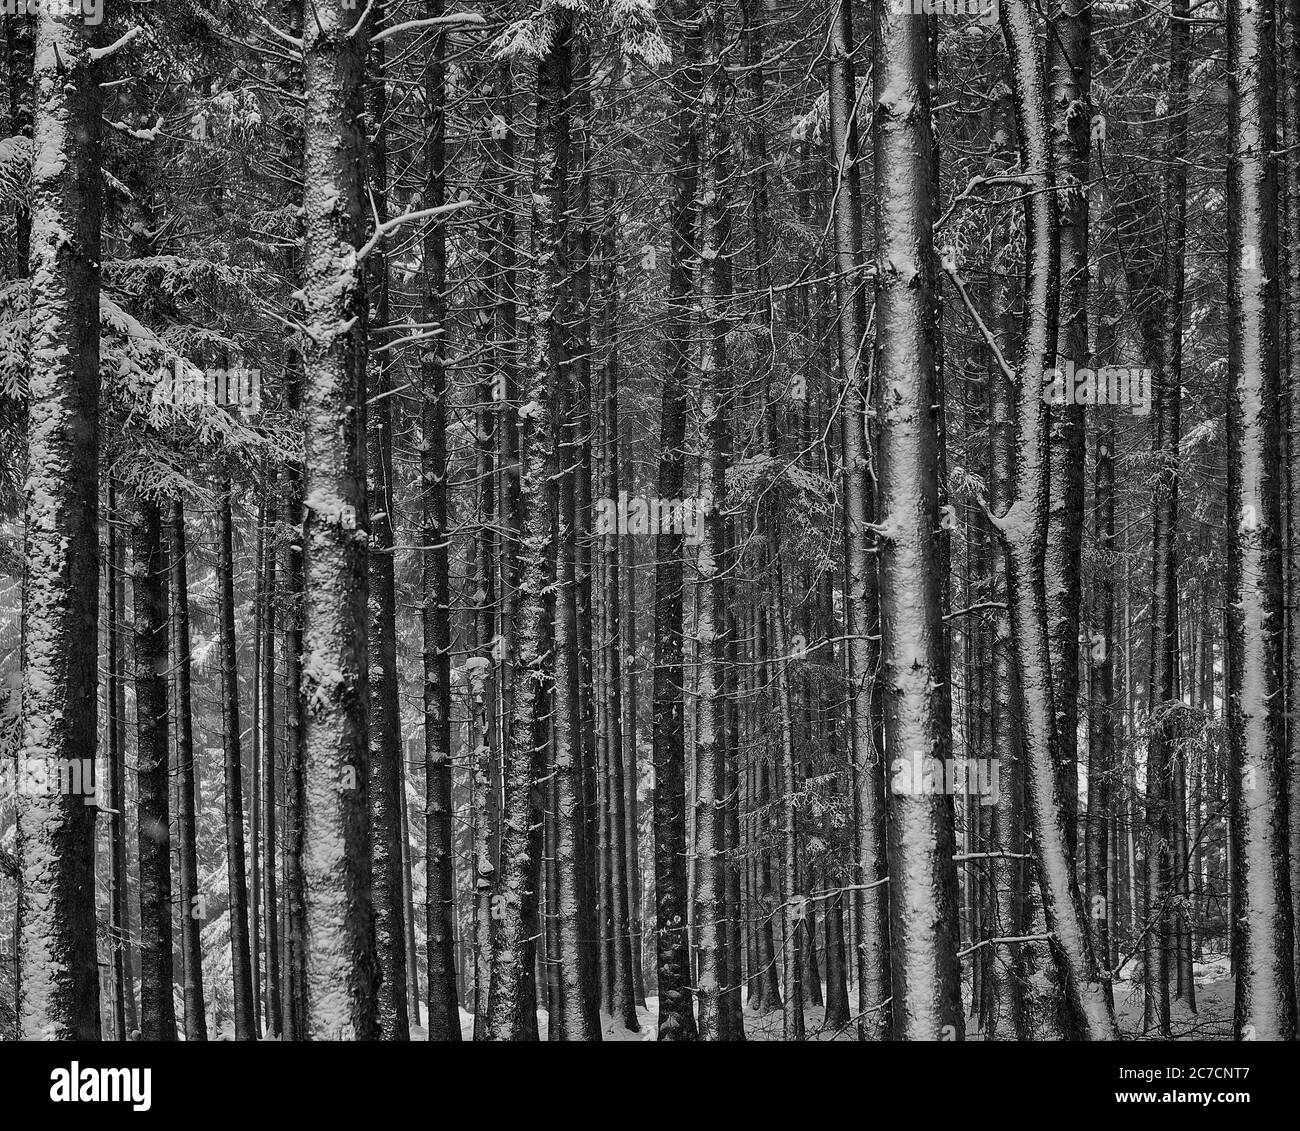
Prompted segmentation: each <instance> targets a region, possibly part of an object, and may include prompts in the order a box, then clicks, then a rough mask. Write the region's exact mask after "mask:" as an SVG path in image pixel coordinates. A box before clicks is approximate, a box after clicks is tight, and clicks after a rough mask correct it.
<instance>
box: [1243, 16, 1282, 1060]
mask: <svg viewBox="0 0 1300 1131" xmlns="http://www.w3.org/2000/svg"><path fill="white" fill-rule="evenodd" d="M1273 34H1274V29H1273V4H1272V2H1271V0H1263V2H1262V3H1261V2H1258V0H1234V2H1233V3H1231V4H1229V6H1228V73H1229V82H1230V84H1231V85H1230V87H1229V90H1230V97H1229V131H1230V137H1229V144H1230V148H1231V154H1230V163H1229V166H1228V189H1229V201H1230V207H1229V216H1230V224H1229V236H1228V269H1229V310H1230V315H1231V317H1230V323H1229V325H1230V336H1229V350H1228V370H1229V375H1230V380H1231V382H1232V387H1231V388H1230V389H1229V393H1228V507H1227V515H1228V522H1229V524H1230V527H1229V558H1228V571H1229V572H1228V594H1227V604H1228V737H1229V750H1230V757H1231V774H1230V779H1229V786H1228V793H1229V801H1230V805H1231V810H1232V826H1233V844H1232V863H1233V909H1232V910H1233V915H1232V918H1233V956H1234V961H1235V964H1236V1005H1235V1011H1234V1025H1235V1030H1236V1032H1235V1036H1236V1038H1237V1039H1238V1040H1275V1041H1276V1040H1283V1041H1286V1040H1292V1039H1293V1038H1294V1037H1295V1032H1296V999H1295V974H1294V966H1293V955H1292V943H1293V926H1292V918H1291V896H1290V887H1289V877H1288V866H1287V827H1288V825H1287V820H1288V814H1287V804H1286V800H1287V793H1286V760H1285V750H1284V748H1283V742H1282V727H1281V716H1280V715H1279V713H1278V712H1277V711H1276V710H1274V709H1273V704H1274V703H1276V702H1277V700H1278V699H1279V697H1280V694H1281V690H1282V627H1283V626H1282V578H1281V554H1280V533H1281V531H1280V520H1281V511H1280V505H1281V500H1280V476H1279V474H1278V472H1279V468H1278V465H1277V462H1276V460H1275V458H1274V453H1276V451H1277V450H1278V448H1277V445H1278V423H1279V421H1278V339H1277V326H1276V323H1275V319H1274V313H1273V312H1274V311H1275V309H1276V301H1277V292H1276V287H1277V266H1278V260H1277V255H1278V243H1277V241H1278V229H1277V183H1276V179H1275V169H1274V161H1275V157H1274V153H1273V151H1274V150H1275V149H1276V147H1277V129H1276V109H1275V96H1276V93H1277V90H1276V73H1275V68H1274V57H1273V48H1272V42H1273Z"/></svg>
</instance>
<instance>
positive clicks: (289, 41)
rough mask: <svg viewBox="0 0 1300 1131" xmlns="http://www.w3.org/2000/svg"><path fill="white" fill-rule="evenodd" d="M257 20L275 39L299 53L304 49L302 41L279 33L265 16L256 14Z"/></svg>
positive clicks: (285, 33) (284, 33) (287, 34)
mask: <svg viewBox="0 0 1300 1131" xmlns="http://www.w3.org/2000/svg"><path fill="white" fill-rule="evenodd" d="M257 18H258V19H259V20H261V21H262V23H264V24H265V25H266V26H267V29H268V30H269V31H270V32H271V34H272V35H274V36H275V37H276V38H277V39H282V40H284V42H285V43H287V44H288V45H289V46H290V47H296V48H297V49H298V50H299V51H302V50H303V49H304V48H303V42H302V40H301V39H299V38H298V37H297V36H296V35H290V34H289V33H288V32H287V31H281V30H280V29H279V28H278V27H276V26H275V24H273V23H272V22H271V21H270V20H268V19H267V18H266V17H265V16H263V15H261V14H260V13H259V14H258V17H257ZM358 22H360V21H358Z"/></svg>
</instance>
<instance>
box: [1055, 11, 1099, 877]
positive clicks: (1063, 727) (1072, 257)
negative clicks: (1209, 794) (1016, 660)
mask: <svg viewBox="0 0 1300 1131" xmlns="http://www.w3.org/2000/svg"><path fill="white" fill-rule="evenodd" d="M1091 38H1092V4H1091V0H1058V3H1057V4H1056V5H1055V6H1054V11H1053V12H1052V16H1051V20H1050V27H1049V29H1048V33H1047V72H1048V76H1047V77H1048V83H1049V91H1048V94H1049V97H1050V99H1051V116H1052V155H1053V158H1054V160H1055V163H1056V184H1057V190H1058V192H1059V194H1060V206H1059V209H1058V212H1057V217H1058V223H1059V225H1060V236H1059V239H1060V248H1061V252H1060V254H1061V267H1060V314H1059V329H1060V340H1059V344H1058V348H1057V354H1058V363H1059V364H1064V363H1066V362H1068V361H1072V362H1073V363H1074V364H1075V365H1076V366H1079V367H1080V368H1082V367H1083V366H1084V365H1086V363H1087V355H1088V271H1089V267H1088V191H1087V185H1088V184H1089V173H1088V168H1089V155H1090V152H1091V146H1092V141H1091V121H1092V96H1091V82H1092V42H1091ZM1050 435H1051V439H1050V442H1049V457H1048V459H1049V464H1050V470H1049V473H1048V477H1049V479H1050V481H1051V484H1052V493H1051V499H1050V501H1049V503H1048V518H1047V555H1046V558H1045V561H1044V573H1045V577H1046V585H1047V619H1048V634H1049V639H1050V641H1051V650H1052V685H1053V688H1054V690H1055V704H1056V719H1057V722H1056V730H1057V734H1058V735H1059V737H1060V746H1059V749H1058V752H1057V767H1058V773H1059V774H1060V776H1061V799H1062V802H1063V805H1064V811H1063V813H1062V819H1063V821H1064V827H1065V838H1066V851H1067V853H1068V854H1069V857H1070V859H1071V860H1074V859H1075V856H1076V852H1075V841H1076V835H1077V822H1078V809H1079V771H1078V749H1077V747H1078V741H1077V734H1078V722H1079V610H1080V601H1081V596H1082V577H1083V570H1082V569H1081V566H1080V561H1079V551H1080V548H1081V546H1082V542H1083V473H1084V452H1085V427H1084V408H1083V405H1079V404H1076V405H1068V406H1061V407H1060V408H1059V409H1057V410H1056V411H1054V412H1053V413H1052V417H1051V433H1050Z"/></svg>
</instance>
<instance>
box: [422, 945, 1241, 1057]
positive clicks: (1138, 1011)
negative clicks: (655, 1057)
mask: <svg viewBox="0 0 1300 1131" xmlns="http://www.w3.org/2000/svg"><path fill="white" fill-rule="evenodd" d="M1194 971H1195V980H1196V1005H1197V1010H1196V1012H1192V1011H1191V1010H1190V1009H1188V1008H1187V1006H1186V1005H1185V1004H1184V1003H1183V1002H1181V1001H1175V1002H1173V1003H1172V1004H1171V1010H1172V1013H1171V1027H1172V1029H1173V1037H1174V1040H1183V1041H1226V1040H1231V1039H1232V1006H1233V980H1232V975H1231V971H1230V969H1229V964H1228V959H1227V957H1226V956H1224V955H1216V956H1209V957H1207V958H1206V960H1205V961H1203V962H1198V963H1196V964H1195V967H1194ZM1139 974H1140V964H1139V963H1136V962H1130V963H1129V964H1128V965H1127V966H1126V967H1125V968H1124V971H1123V972H1122V974H1121V976H1120V978H1119V979H1118V980H1117V981H1116V982H1115V1011H1116V1015H1117V1017H1118V1019H1119V1027H1120V1031H1121V1032H1122V1033H1123V1035H1124V1037H1125V1038H1126V1039H1128V1040H1143V1039H1146V1038H1144V1037H1143V1034H1142V996H1143V995H1142V987H1141V985H1140V984H1139V983H1138V982H1136V981H1135V980H1134V978H1135V977H1137V976H1138V975H1139ZM856 993H857V991H856V988H855V987H854V986H850V987H849V1001H850V1002H852V1001H854V1000H855V998H856ZM658 1007H659V999H658V998H657V997H654V996H651V997H649V998H647V999H646V1004H645V1005H644V1006H642V1007H640V1008H638V1009H637V1020H638V1021H640V1023H641V1029H640V1032H633V1031H632V1030H630V1029H627V1028H625V1027H624V1026H623V1025H621V1024H619V1023H617V1022H615V1021H614V1019H613V1018H611V1017H609V1016H608V1015H607V1014H604V1013H602V1014H601V1023H602V1025H603V1033H602V1037H603V1039H604V1040H606V1041H653V1040H654V1039H655V1021H656V1015H657V1012H658ZM804 1024H805V1026H806V1031H807V1039H808V1040H810V1041H852V1040H854V1039H856V1035H857V1033H856V1029H855V1028H854V1026H852V1025H850V1026H849V1027H848V1028H845V1029H828V1028H827V1027H826V1011H825V1009H824V1008H823V1007H821V1006H819V1005H805V1006H804ZM546 1025H547V1013H546V1010H544V1009H539V1010H538V1011H537V1028H538V1031H539V1032H541V1033H545V1032H546ZM460 1031H461V1037H462V1038H463V1039H464V1040H466V1041H469V1040H472V1039H473V1037H474V1015H473V1014H472V1013H468V1012H466V1011H465V1010H463V1009H462V1010H461V1011H460ZM411 1037H412V1039H413V1040H425V1039H426V1033H425V1030H424V1029H423V1027H421V1026H415V1025H413V1026H412V1027H411ZM745 1038H746V1039H747V1040H751V1041H779V1040H781V1012H780V1010H776V1011H774V1012H771V1013H758V1012H756V1011H754V1010H750V1009H746V1010H745ZM966 1039H967V1040H976V1041H977V1040H980V1039H981V1037H980V1035H979V1033H978V1032H976V1031H975V1029H974V1026H971V1027H970V1028H969V1029H968V1031H967V1034H966Z"/></svg>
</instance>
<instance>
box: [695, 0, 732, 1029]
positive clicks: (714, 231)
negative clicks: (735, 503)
mask: <svg viewBox="0 0 1300 1131" xmlns="http://www.w3.org/2000/svg"><path fill="white" fill-rule="evenodd" d="M704 18H705V63H704V67H705V75H706V86H705V93H704V109H705V125H706V130H705V137H706V148H707V153H706V155H705V161H704V163H703V181H704V192H703V201H704V210H705V215H704V218H703V225H704V232H703V249H702V252H701V258H702V260H703V263H702V278H701V288H700V289H701V292H702V296H703V312H702V313H703V318H704V325H705V334H706V335H707V336H706V340H705V343H704V345H703V348H702V357H701V372H700V400H701V406H700V407H701V417H702V428H703V431H704V433H705V436H706V440H707V450H706V452H705V454H704V457H703V458H702V459H701V461H700V498H701V499H702V500H703V501H704V502H703V506H704V507H705V512H704V515H703V521H704V540H703V541H702V543H701V544H700V546H699V549H698V551H697V553H696V568H697V570H698V574H699V581H698V584H699V585H700V586H701V589H702V592H701V596H700V612H699V627H698V629H697V632H696V636H697V639H698V641H699V654H700V661H699V687H698V700H699V701H698V719H699V723H698V725H699V733H698V737H697V744H696V754H695V762H696V778H697V783H698V784H697V788H696V798H695V845H694V848H695V854H696V857H697V862H696V883H695V943H696V948H697V964H698V966H697V971H698V972H697V975H696V1003H697V1014H698V1018H697V1020H698V1023H699V1036H700V1040H702V1041H722V1040H731V1039H734V1037H735V1036H738V1035H743V1034H733V1033H732V1032H731V1031H730V1029H731V1025H732V1023H733V1020H734V1019H733V1017H732V1014H731V1012H730V1010H729V1009H728V1006H727V989H728V986H729V984H730V983H731V982H732V981H737V982H738V981H739V978H740V973H741V972H740V971H739V970H734V971H733V970H731V969H730V967H729V963H728V958H729V955H728V949H727V938H726V932H725V923H724V919H725V917H726V911H727V907H726V882H727V879H726V868H725V862H726V849H727V840H726V829H725V827H724V817H725V807H726V804H727V783H726V767H727V761H728V759H729V758H732V757H734V752H733V751H732V750H731V749H729V742H728V739H729V738H730V737H731V735H730V730H729V727H728V718H727V716H728V711H729V710H730V701H731V699H732V698H734V695H735V675H734V671H735V669H734V667H732V666H731V664H730V663H728V650H729V648H730V646H731V636H730V633H729V631H728V629H729V622H730V613H729V602H730V601H731V600H733V599H734V587H733V586H731V585H729V584H728V570H729V569H730V568H731V563H732V562H733V557H734V555H733V554H731V553H730V546H729V544H728V528H729V522H728V518H727V515H726V510H725V508H726V502H725V486H726V473H727V467H728V466H729V464H730V462H731V429H730V422H729V415H730V413H731V411H732V402H733V400H734V398H733V397H732V394H731V392H730V387H729V386H730V381H731V365H730V360H729V358H728V351H727V334H728V331H729V330H730V329H731V326H732V314H731V310H730V306H731V301H732V299H731V258H732V255H733V254H734V251H733V249H732V247H731V210H732V200H731V196H732V184H731V178H732V172H731V168H732V154H731V144H732V143H731V127H730V123H729V122H728V120H727V115H728V114H729V113H730V112H731V110H732V100H731V97H730V84H729V82H728V79H727V73H726V63H725V57H724V50H725V41H726V11H725V8H724V6H723V4H722V3H721V2H719V0H712V2H711V3H709V5H708V7H707V9H706V10H705V14H704Z"/></svg>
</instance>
